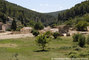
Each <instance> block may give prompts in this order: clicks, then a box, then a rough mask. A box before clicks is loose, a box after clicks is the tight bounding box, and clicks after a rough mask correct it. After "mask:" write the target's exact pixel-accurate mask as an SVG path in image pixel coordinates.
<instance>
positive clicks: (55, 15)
mask: <svg viewBox="0 0 89 60" xmlns="http://www.w3.org/2000/svg"><path fill="white" fill-rule="evenodd" d="M64 11H66V10H62V11H56V12H50V13H45V14H48V15H51V16H54V17H56V18H57V17H58V14H59V13H62V12H64Z"/></svg>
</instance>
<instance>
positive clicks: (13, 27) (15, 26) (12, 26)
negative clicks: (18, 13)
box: [11, 19, 17, 31]
mask: <svg viewBox="0 0 89 60" xmlns="http://www.w3.org/2000/svg"><path fill="white" fill-rule="evenodd" d="M16 28H17V24H16V21H15V19H14V20H13V21H12V25H11V29H12V30H13V31H15V30H16Z"/></svg>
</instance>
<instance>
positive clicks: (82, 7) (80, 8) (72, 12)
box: [58, 1, 89, 21]
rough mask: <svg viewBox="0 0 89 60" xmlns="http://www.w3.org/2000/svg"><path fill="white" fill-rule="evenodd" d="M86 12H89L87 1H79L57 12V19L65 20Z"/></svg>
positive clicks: (88, 2)
mask: <svg viewBox="0 0 89 60" xmlns="http://www.w3.org/2000/svg"><path fill="white" fill-rule="evenodd" d="M86 13H89V1H84V2H81V3H79V4H77V5H75V6H74V7H72V8H70V9H69V10H66V11H64V12H62V13H59V15H58V20H59V21H67V20H69V19H70V18H75V17H76V16H81V17H82V16H83V15H84V14H86Z"/></svg>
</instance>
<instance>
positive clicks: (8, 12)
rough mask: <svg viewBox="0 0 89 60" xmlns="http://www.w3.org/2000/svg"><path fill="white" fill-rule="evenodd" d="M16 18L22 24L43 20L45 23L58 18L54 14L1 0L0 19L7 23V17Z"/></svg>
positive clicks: (47, 23)
mask: <svg viewBox="0 0 89 60" xmlns="http://www.w3.org/2000/svg"><path fill="white" fill-rule="evenodd" d="M8 16H9V17H11V18H15V19H16V20H17V21H20V22H21V24H22V25H25V26H27V25H31V24H30V21H35V22H36V21H38V20H39V21H41V22H42V23H43V24H44V25H49V24H51V23H53V22H54V21H55V20H56V19H55V17H53V16H50V15H45V14H42V13H38V12H35V11H32V10H29V9H26V8H23V7H21V6H18V5H16V4H13V3H10V2H7V1H5V0H0V21H1V22H3V23H6V21H7V17H8Z"/></svg>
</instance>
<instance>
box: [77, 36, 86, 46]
mask: <svg viewBox="0 0 89 60" xmlns="http://www.w3.org/2000/svg"><path fill="white" fill-rule="evenodd" d="M85 40H86V38H85V36H84V35H80V36H79V39H78V45H79V46H80V47H84V46H85Z"/></svg>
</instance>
